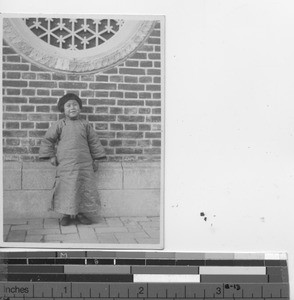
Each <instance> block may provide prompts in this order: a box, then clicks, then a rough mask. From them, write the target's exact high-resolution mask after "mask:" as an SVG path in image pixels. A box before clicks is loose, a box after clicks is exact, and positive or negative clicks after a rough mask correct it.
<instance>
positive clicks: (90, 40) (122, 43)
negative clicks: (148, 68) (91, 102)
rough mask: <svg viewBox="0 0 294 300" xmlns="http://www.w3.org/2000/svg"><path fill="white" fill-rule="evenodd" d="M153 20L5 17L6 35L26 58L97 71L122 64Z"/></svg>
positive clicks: (65, 69)
mask: <svg viewBox="0 0 294 300" xmlns="http://www.w3.org/2000/svg"><path fill="white" fill-rule="evenodd" d="M153 27H154V21H150V20H143V21H142V20H139V21H138V20H126V19H124V20H123V19H119V18H112V19H105V18H100V19H99V18H97V19H93V18H84V19H82V18H76V19H74V18H4V20H3V29H4V31H3V32H4V38H5V40H6V41H7V43H8V44H10V45H11V46H12V47H13V48H14V49H15V50H16V51H17V52H18V53H19V54H20V55H22V56H24V57H25V58H26V59H28V60H30V61H32V62H34V63H35V64H37V65H41V66H42V67H45V68H47V69H50V70H53V71H55V72H63V73H64V72H65V73H89V72H98V71H102V70H105V69H108V68H110V67H113V66H114V65H116V64H119V63H121V62H122V61H123V60H125V59H126V58H127V57H128V56H130V55H131V54H132V53H133V52H135V51H136V49H137V48H138V47H139V46H140V45H141V44H142V43H143V42H144V41H145V39H146V38H147V37H148V36H149V34H150V32H151V31H152V29H153Z"/></svg>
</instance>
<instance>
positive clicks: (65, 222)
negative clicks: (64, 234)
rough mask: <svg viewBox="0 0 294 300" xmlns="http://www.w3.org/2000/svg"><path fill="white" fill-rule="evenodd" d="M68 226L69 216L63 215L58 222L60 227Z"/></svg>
mask: <svg viewBox="0 0 294 300" xmlns="http://www.w3.org/2000/svg"><path fill="white" fill-rule="evenodd" d="M69 224H70V215H64V216H63V218H62V219H61V221H60V225H61V226H68V225H69Z"/></svg>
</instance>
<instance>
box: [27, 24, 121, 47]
mask: <svg viewBox="0 0 294 300" xmlns="http://www.w3.org/2000/svg"><path fill="white" fill-rule="evenodd" d="M24 21H25V23H26V25H27V26H28V27H29V29H30V30H31V31H32V32H33V33H34V34H35V35H36V36H38V37H39V38H40V39H41V40H43V41H45V42H46V43H48V44H50V45H52V46H55V47H58V48H62V49H68V50H85V49H90V48H94V47H97V46H99V45H101V44H103V43H105V42H106V41H108V40H109V39H110V38H112V37H113V36H114V35H115V34H116V33H117V32H118V31H119V30H120V28H121V27H122V26H123V25H124V20H118V19H69V18H26V19H24Z"/></svg>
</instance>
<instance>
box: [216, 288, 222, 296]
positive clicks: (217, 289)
mask: <svg viewBox="0 0 294 300" xmlns="http://www.w3.org/2000/svg"><path fill="white" fill-rule="evenodd" d="M221 293H222V288H221V287H217V288H216V294H217V295H220V294H221Z"/></svg>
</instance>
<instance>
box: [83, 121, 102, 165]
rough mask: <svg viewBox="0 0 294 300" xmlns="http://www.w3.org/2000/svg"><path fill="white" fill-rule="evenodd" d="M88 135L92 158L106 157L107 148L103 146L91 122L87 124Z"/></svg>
mask: <svg viewBox="0 0 294 300" xmlns="http://www.w3.org/2000/svg"><path fill="white" fill-rule="evenodd" d="M87 137H88V144H89V148H90V153H91V155H92V158H93V159H94V160H95V159H101V158H105V157H106V154H105V150H104V148H103V146H102V145H101V142H100V140H99V138H98V136H97V134H96V132H95V131H94V129H93V128H92V126H91V125H90V124H87Z"/></svg>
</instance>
